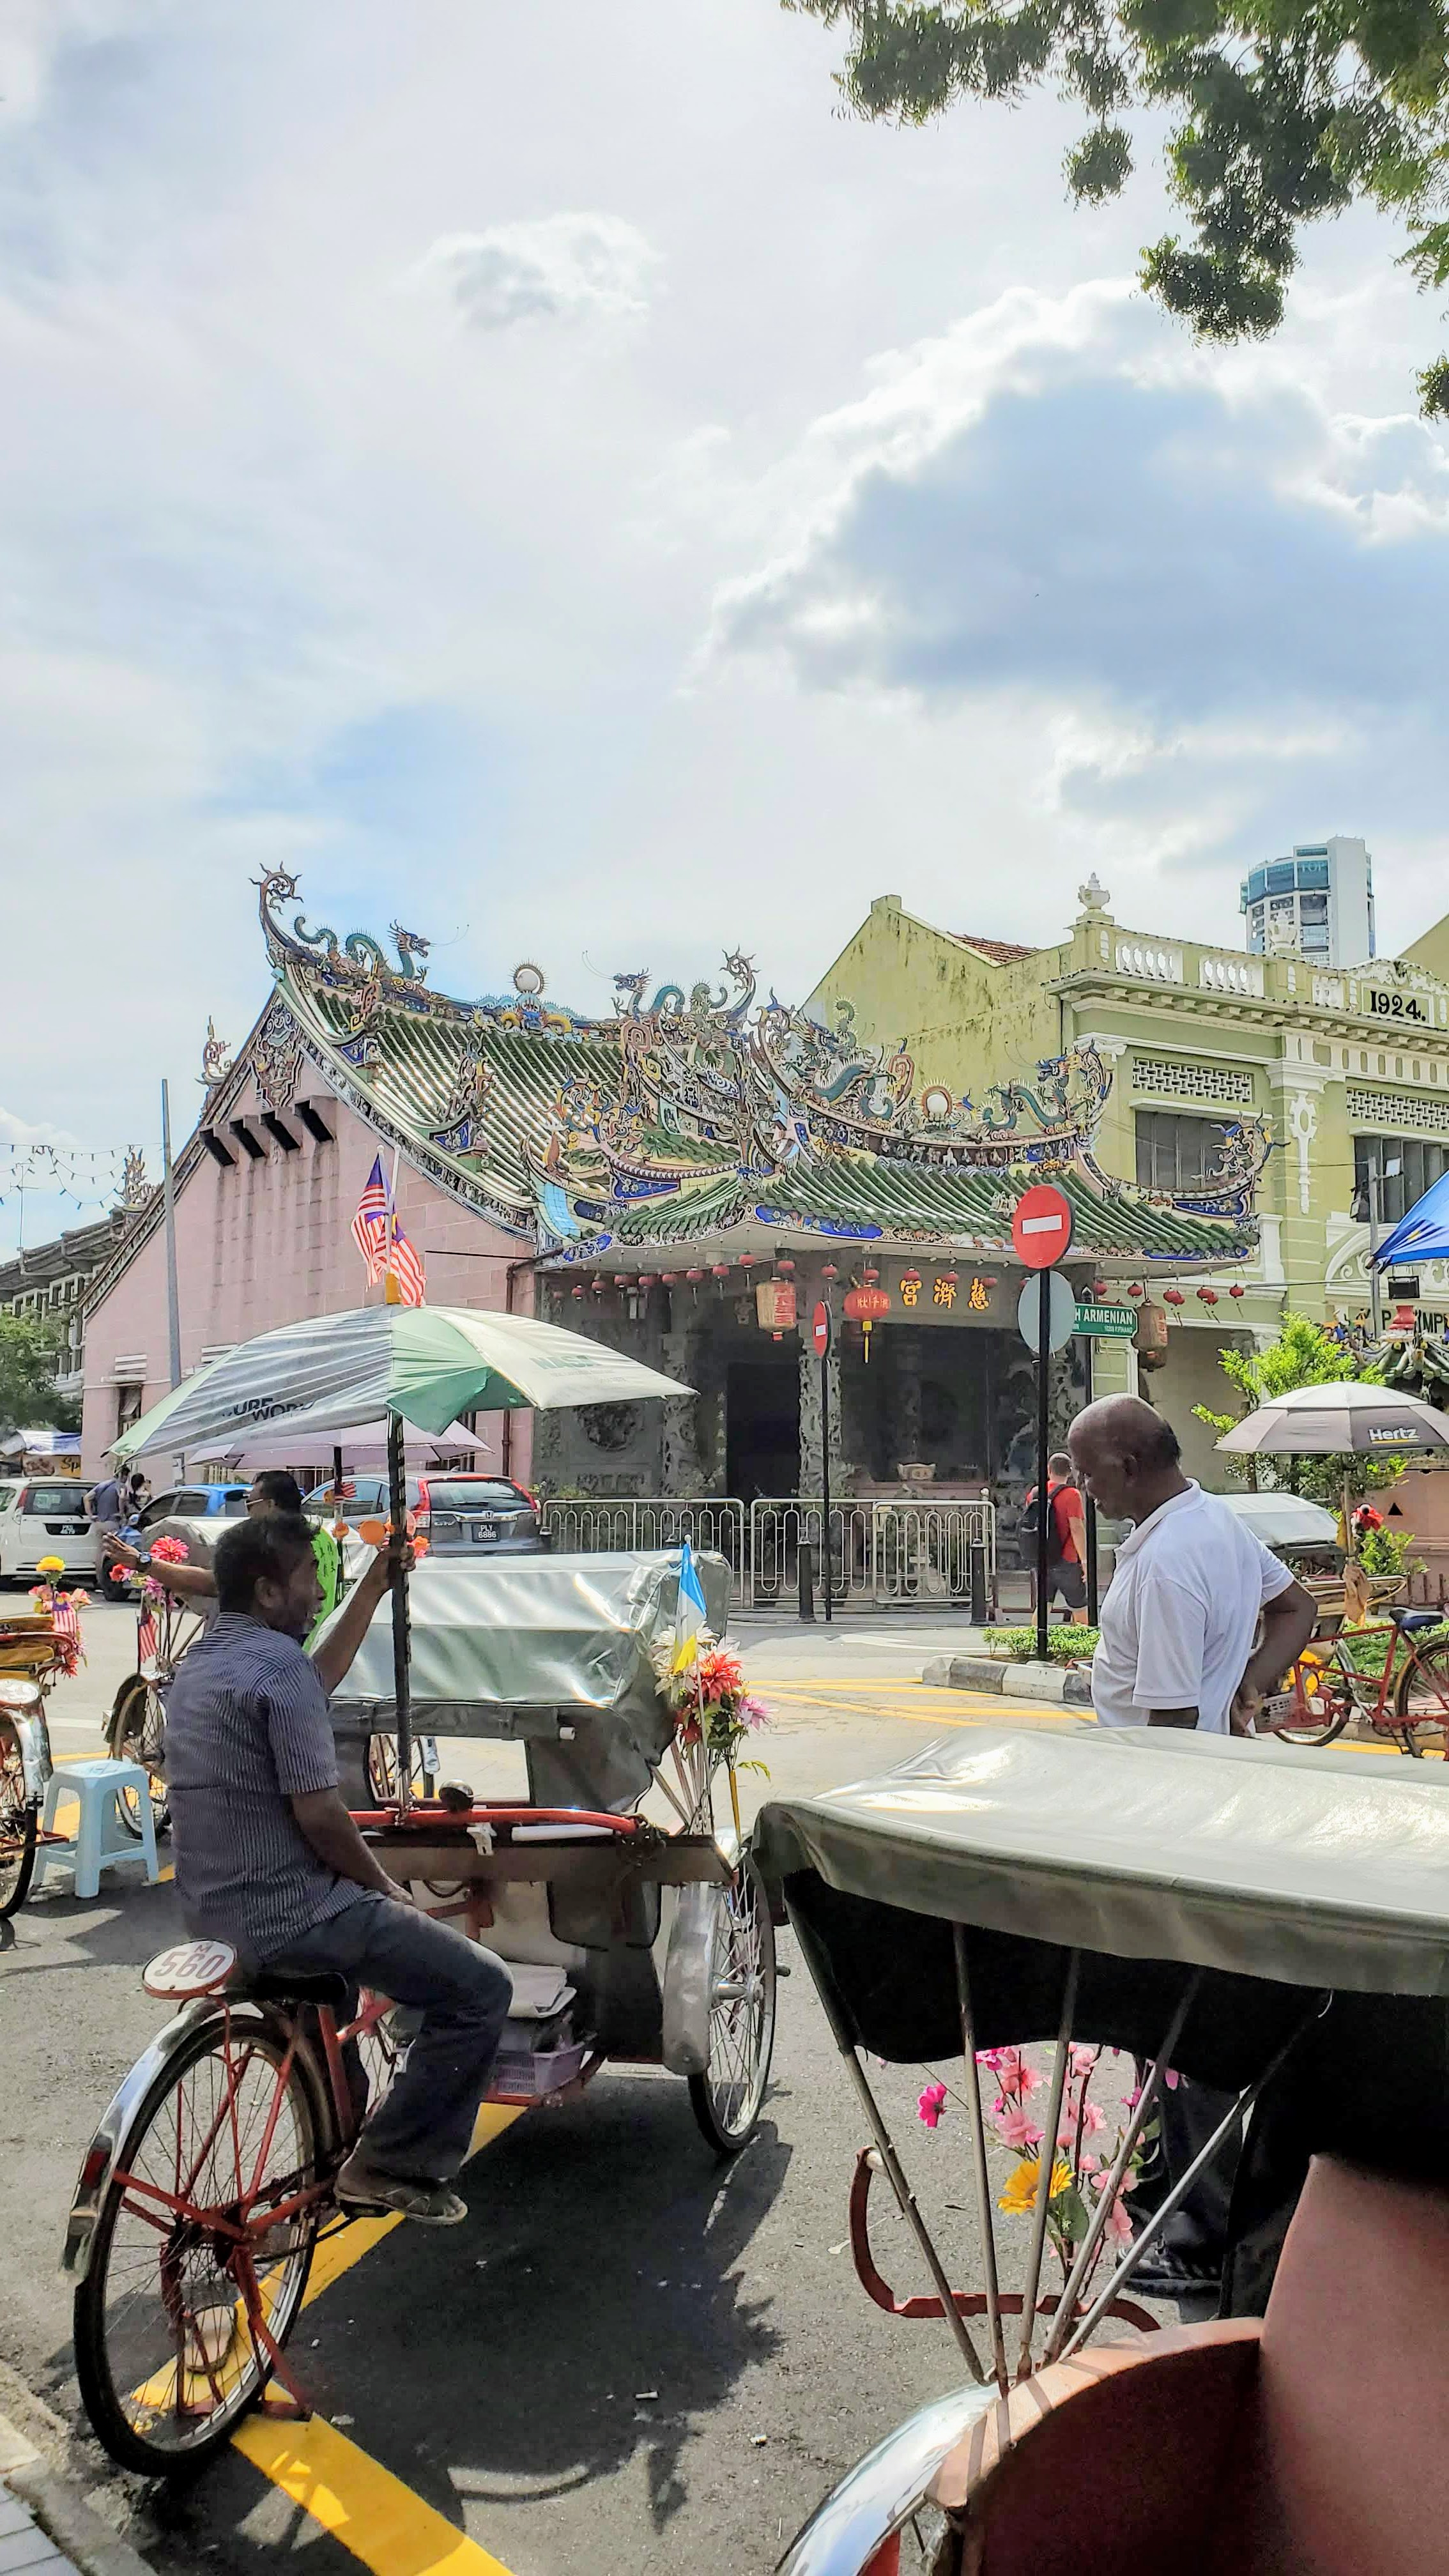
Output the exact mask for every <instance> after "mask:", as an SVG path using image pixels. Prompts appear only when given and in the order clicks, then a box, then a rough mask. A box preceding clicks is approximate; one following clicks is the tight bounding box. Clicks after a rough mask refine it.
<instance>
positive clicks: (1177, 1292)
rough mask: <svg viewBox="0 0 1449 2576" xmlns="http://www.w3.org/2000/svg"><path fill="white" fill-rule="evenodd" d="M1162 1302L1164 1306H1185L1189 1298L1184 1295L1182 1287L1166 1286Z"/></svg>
mask: <svg viewBox="0 0 1449 2576" xmlns="http://www.w3.org/2000/svg"><path fill="white" fill-rule="evenodd" d="M1162 1302H1163V1304H1164V1306H1183V1305H1185V1304H1186V1303H1187V1300H1186V1298H1185V1297H1184V1296H1183V1293H1182V1290H1181V1289H1180V1288H1164V1289H1163V1292H1162Z"/></svg>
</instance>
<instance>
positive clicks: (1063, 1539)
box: [1022, 1449, 1087, 1623]
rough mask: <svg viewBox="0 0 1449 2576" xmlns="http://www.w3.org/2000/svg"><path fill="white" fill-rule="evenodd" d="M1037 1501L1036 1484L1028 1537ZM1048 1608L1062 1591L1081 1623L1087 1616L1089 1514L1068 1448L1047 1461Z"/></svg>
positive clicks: (1025, 1520)
mask: <svg viewBox="0 0 1449 2576" xmlns="http://www.w3.org/2000/svg"><path fill="white" fill-rule="evenodd" d="M1033 1505H1035V1506H1036V1509H1037V1511H1039V1510H1040V1509H1041V1505H1040V1504H1039V1503H1037V1495H1036V1487H1035V1485H1033V1486H1032V1488H1031V1490H1030V1492H1029V1493H1028V1494H1027V1496H1026V1500H1025V1504H1024V1506H1023V1511H1022V1527H1023V1529H1024V1531H1025V1532H1026V1534H1027V1536H1028V1537H1031V1536H1033V1535H1034V1534H1035V1531H1036V1527H1037V1523H1036V1519H1035V1516H1034V1513H1033ZM1046 1509H1047V1511H1048V1513H1049V1514H1050V1518H1049V1520H1048V1522H1047V1608H1048V1609H1050V1608H1051V1605H1052V1603H1053V1602H1054V1601H1055V1599H1056V1597H1057V1594H1058V1593H1060V1594H1061V1596H1062V1599H1063V1601H1065V1603H1066V1605H1067V1609H1068V1612H1069V1613H1070V1615H1071V1617H1072V1618H1073V1619H1075V1620H1076V1621H1078V1623H1080V1622H1082V1621H1084V1620H1085V1618H1086V1615H1087V1515H1086V1511H1085V1509H1084V1508H1083V1504H1082V1497H1081V1493H1080V1491H1079V1490H1078V1487H1077V1483H1076V1479H1075V1477H1074V1475H1073V1472H1072V1462H1071V1459H1070V1458H1069V1457H1068V1455H1067V1453H1066V1451H1065V1449H1058V1450H1057V1451H1056V1452H1055V1454H1054V1455H1053V1456H1052V1457H1050V1458H1048V1460H1047V1499H1046ZM1031 1606H1032V1609H1033V1611H1035V1609H1036V1551H1035V1549H1033V1550H1032V1576H1031Z"/></svg>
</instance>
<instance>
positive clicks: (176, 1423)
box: [111, 1306, 692, 1458]
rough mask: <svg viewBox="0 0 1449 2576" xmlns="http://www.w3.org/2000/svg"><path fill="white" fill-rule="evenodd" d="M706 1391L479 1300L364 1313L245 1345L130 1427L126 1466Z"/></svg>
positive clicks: (119, 1449)
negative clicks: (258, 1442) (393, 1420)
mask: <svg viewBox="0 0 1449 2576" xmlns="http://www.w3.org/2000/svg"><path fill="white" fill-rule="evenodd" d="M691 1392H692V1390H691V1389H690V1388H689V1387H687V1386H681V1385H679V1384H678V1382H677V1381H676V1380H675V1379H674V1378H670V1377H661V1375H660V1373H659V1371H658V1370H657V1369H651V1368H645V1367H644V1366H643V1365H642V1363H641V1362H640V1361H638V1360H631V1359H629V1358H627V1357H626V1356H625V1355H624V1354H622V1353H620V1352H618V1351H611V1350H609V1349H607V1348H606V1347H605V1345H604V1344H603V1343H602V1342H591V1341H588V1340H587V1339H586V1338H585V1336H584V1335H583V1334H582V1333H566V1332H564V1331H562V1330H561V1329H560V1327H559V1326H558V1325H557V1324H541V1323H539V1322H538V1321H537V1320H536V1318H535V1317H533V1316H532V1315H493V1314H486V1313H482V1312H477V1311H475V1310H474V1309H473V1308H471V1307H467V1306H361V1307H357V1308H354V1309H353V1310H352V1311H351V1312H350V1313H348V1314H345V1315H316V1316H313V1317H311V1318H310V1319H309V1320H308V1321H306V1322H304V1323H299V1324H281V1325H279V1326H278V1327H277V1329H276V1331H275V1332H271V1333H259V1334H258V1335H257V1337H256V1339H255V1341H251V1342H239V1343H238V1344H237V1346H236V1348H235V1350H231V1351H226V1352H224V1353H223V1354H222V1356H221V1358H220V1359H215V1360H211V1361H210V1362H208V1364H207V1366H206V1367H205V1368H202V1369H198V1370H197V1371H196V1373H195V1375H194V1376H192V1377H189V1378H187V1379H186V1380H185V1381H184V1382H183V1384H182V1385H180V1386H178V1387H176V1388H175V1389H174V1390H173V1391H172V1393H171V1394H170V1395H163V1397H162V1398H161V1401H160V1403H159V1404H153V1405H152V1407H151V1409H150V1411H149V1413H143V1414H142V1416H141V1419H140V1421H139V1422H135V1423H133V1424H132V1425H131V1428H130V1429H129V1431H125V1432H123V1433H122V1435H121V1437H120V1439H119V1440H117V1441H116V1442H115V1443H114V1444H113V1447H112V1451H111V1455H112V1456H113V1457H114V1458H139V1457H144V1456H146V1455H147V1453H148V1452H155V1451H157V1450H162V1451H165V1452H166V1454H167V1455H168V1456H175V1457H178V1458H185V1457H188V1456H189V1457H199V1456H201V1455H203V1454H207V1453H209V1454H210V1455H213V1456H215V1455H216V1454H217V1452H218V1450H219V1448H220V1447H221V1446H222V1445H224V1444H225V1443H226V1442H227V1441H229V1440H232V1439H235V1441H236V1444H237V1446H238V1447H241V1446H243V1445H244V1443H245V1441H246V1439H247V1438H248V1437H249V1436H255V1434H256V1433H257V1432H258V1431H261V1430H263V1429H265V1430H267V1431H269V1432H271V1431H276V1432H279V1433H280V1432H285V1431H287V1429H288V1428H289V1425H290V1422H291V1417H293V1416H294V1415H298V1414H305V1415H306V1417H307V1419H306V1429H307V1433H308V1435H309V1437H310V1436H311V1435H312V1434H314V1433H315V1434H318V1435H321V1436H323V1437H326V1436H328V1435H329V1434H330V1433H331V1431H332V1430H333V1429H334V1428H335V1429H337V1430H339V1431H346V1430H350V1429H351V1428H352V1426H353V1425H354V1424H356V1423H358V1422H366V1421H371V1420H374V1419H376V1418H377V1417H379V1416H381V1415H384V1414H394V1415H396V1416H398V1417H399V1418H400V1419H401V1420H402V1421H403V1422H411V1423H412V1424H414V1425H415V1427H416V1428H417V1429H418V1430H419V1431H429V1432H438V1431H445V1430H446V1429H447V1427H448V1425H449V1423H450V1422H452V1421H453V1419H454V1417H455V1416H456V1415H457V1414H460V1413H511V1412H517V1411H520V1410H537V1411H539V1412H546V1411H547V1412H552V1411H557V1410H558V1409H559V1408H560V1407H561V1406H564V1405H573V1404H618V1403H621V1402H629V1401H631V1400H635V1399H637V1398H639V1397H643V1396H681V1395H689V1394H690V1393H691Z"/></svg>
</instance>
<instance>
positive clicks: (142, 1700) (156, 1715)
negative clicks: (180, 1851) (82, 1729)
mask: <svg viewBox="0 0 1449 2576" xmlns="http://www.w3.org/2000/svg"><path fill="white" fill-rule="evenodd" d="M110 1746H111V1755H112V1758H113V1760H115V1761H117V1762H136V1763H139V1765H140V1767H141V1769H142V1770H143V1771H144V1772H145V1774H146V1778H147V1785H148V1788H149V1792H150V1799H151V1823H152V1827H153V1829H154V1831H155V1832H156V1833H158V1834H164V1833H165V1832H166V1830H167V1828H168V1827H169V1825H170V1823H171V1809H170V1807H169V1806H168V1805H167V1802H166V1782H165V1779H164V1777H163V1774H162V1769H161V1765H162V1762H163V1761H164V1759H165V1752H166V1704H165V1702H164V1700H163V1699H162V1697H161V1694H160V1692H159V1691H158V1689H157V1688H156V1685H155V1683H154V1682H150V1681H148V1680H147V1679H146V1676H145V1674H144V1673H129V1674H128V1675H127V1677H126V1679H125V1680H124V1681H123V1682H122V1684H121V1687H120V1689H119V1690H118V1691H117V1693H116V1700H115V1706H114V1707H113V1709H112V1711H111V1730H110ZM116 1805H117V1808H118V1810H119V1813H120V1818H121V1822H122V1824H123V1825H124V1827H125V1829H126V1831H127V1833H128V1834H134V1835H135V1836H136V1838H137V1840H138V1841H139V1840H140V1835H141V1793H140V1791H139V1789H123V1790H122V1791H121V1793H120V1796H119V1797H118V1799H117V1800H116Z"/></svg>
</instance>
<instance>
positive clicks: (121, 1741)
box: [101, 1593, 206, 1841]
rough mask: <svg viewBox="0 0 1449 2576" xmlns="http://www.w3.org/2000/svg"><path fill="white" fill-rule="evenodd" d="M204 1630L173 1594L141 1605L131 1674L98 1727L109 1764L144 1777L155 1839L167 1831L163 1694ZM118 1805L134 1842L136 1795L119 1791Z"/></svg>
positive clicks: (137, 1820) (137, 1821) (138, 1828)
mask: <svg viewBox="0 0 1449 2576" xmlns="http://www.w3.org/2000/svg"><path fill="white" fill-rule="evenodd" d="M205 1624H206V1623H205V1621H204V1620H202V1619H200V1618H198V1617H197V1615H196V1613H195V1612H194V1611H191V1610H188V1609H187V1608H186V1607H185V1606H184V1604H183V1603H182V1602H181V1601H180V1600H179V1599H178V1598H177V1596H176V1595H175V1594H172V1593H165V1594H163V1595H162V1598H161V1600H160V1601H159V1602H157V1603H155V1604H152V1603H150V1602H145V1601H143V1602H141V1603H140V1604H139V1605H138V1608H137V1616H136V1669H135V1671H134V1672H133V1673H127V1675H126V1678H125V1680H124V1681H123V1682H122V1683H121V1686H120V1688H119V1690H118V1691H117V1693H116V1696H115V1698H114V1700H113V1701H112V1703H111V1713H110V1715H109V1717H107V1718H105V1719H104V1720H103V1721H102V1726H101V1732H102V1734H103V1735H104V1736H105V1739H106V1750H107V1752H108V1753H109V1754H110V1755H111V1757H112V1759H113V1760H115V1761H117V1762H134V1763H137V1764H138V1765H139V1767H140V1768H141V1770H143V1771H144V1772H145V1773H146V1775H147V1781H148V1787H149V1792H150V1799H151V1823H152V1827H153V1829H154V1831H155V1833H156V1835H157V1836H158V1838H159V1837H160V1836H161V1835H162V1834H164V1833H167V1832H169V1830H170V1826H171V1809H170V1806H169V1804H168V1803H167V1797H166V1775H165V1760H166V1693H167V1692H168V1690H169V1689H170V1687H171V1684H172V1683H173V1681H174V1680H175V1678H176V1674H177V1671H178V1668H179V1666H180V1664H181V1661H182V1658H183V1657H184V1656H185V1655H186V1654H187V1652H188V1651H189V1649H190V1648H191V1647H192V1646H194V1645H195V1643H196V1641H197V1638H198V1637H199V1636H201V1635H202V1633H203V1631H204V1628H205ZM148 1632H149V1634H148ZM118 1803H119V1808H120V1815H121V1822H122V1824H123V1825H124V1826H125V1828H126V1830H127V1832H128V1833H132V1834H134V1835H135V1836H136V1837H137V1839H138V1841H139V1839H140V1833H141V1815H140V1793H139V1791H136V1790H126V1791H124V1792H123V1793H122V1796H121V1798H120V1800H119V1802H118Z"/></svg>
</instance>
